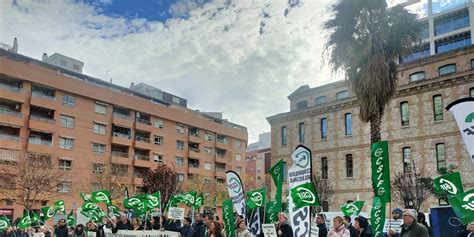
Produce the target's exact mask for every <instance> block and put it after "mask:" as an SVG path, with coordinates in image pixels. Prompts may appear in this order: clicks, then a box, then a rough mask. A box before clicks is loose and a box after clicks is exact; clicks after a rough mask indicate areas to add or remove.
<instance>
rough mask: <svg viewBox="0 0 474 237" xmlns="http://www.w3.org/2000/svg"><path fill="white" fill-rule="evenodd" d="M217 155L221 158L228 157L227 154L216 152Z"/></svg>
mask: <svg viewBox="0 0 474 237" xmlns="http://www.w3.org/2000/svg"><path fill="white" fill-rule="evenodd" d="M216 157H219V158H226V154H216Z"/></svg>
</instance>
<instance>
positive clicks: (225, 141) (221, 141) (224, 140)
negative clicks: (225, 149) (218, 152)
mask: <svg viewBox="0 0 474 237" xmlns="http://www.w3.org/2000/svg"><path fill="white" fill-rule="evenodd" d="M216 141H217V142H218V143H222V144H227V140H226V139H219V138H217V139H216Z"/></svg>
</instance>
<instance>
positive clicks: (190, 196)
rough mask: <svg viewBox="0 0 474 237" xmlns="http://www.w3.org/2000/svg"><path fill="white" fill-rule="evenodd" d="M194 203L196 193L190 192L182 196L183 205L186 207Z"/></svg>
mask: <svg viewBox="0 0 474 237" xmlns="http://www.w3.org/2000/svg"><path fill="white" fill-rule="evenodd" d="M195 201H196V191H191V192H189V193H186V194H185V195H184V200H183V203H184V204H186V205H188V206H193V205H194V202H195Z"/></svg>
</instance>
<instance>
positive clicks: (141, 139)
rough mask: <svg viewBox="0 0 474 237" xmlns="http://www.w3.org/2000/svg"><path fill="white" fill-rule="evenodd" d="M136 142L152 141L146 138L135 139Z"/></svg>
mask: <svg viewBox="0 0 474 237" xmlns="http://www.w3.org/2000/svg"><path fill="white" fill-rule="evenodd" d="M135 140H136V141H138V142H146V143H150V142H151V141H150V139H148V138H146V137H135Z"/></svg>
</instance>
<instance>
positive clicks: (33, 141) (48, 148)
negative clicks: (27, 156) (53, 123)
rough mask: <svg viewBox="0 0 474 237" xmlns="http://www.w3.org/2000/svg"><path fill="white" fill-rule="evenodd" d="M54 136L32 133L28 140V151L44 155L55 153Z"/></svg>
mask: <svg viewBox="0 0 474 237" xmlns="http://www.w3.org/2000/svg"><path fill="white" fill-rule="evenodd" d="M52 147H53V134H52V133H44V132H37V131H33V130H31V131H30V136H29V138H28V151H30V152H36V153H44V154H52V153H53V148H52Z"/></svg>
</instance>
